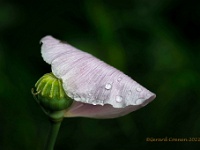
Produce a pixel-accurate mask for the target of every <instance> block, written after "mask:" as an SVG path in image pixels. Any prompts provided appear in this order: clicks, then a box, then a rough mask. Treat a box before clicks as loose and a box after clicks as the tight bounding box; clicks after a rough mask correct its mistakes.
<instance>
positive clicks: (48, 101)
mask: <svg viewBox="0 0 200 150" xmlns="http://www.w3.org/2000/svg"><path fill="white" fill-rule="evenodd" d="M35 87H36V94H35V95H36V98H37V100H38V102H39V103H40V105H42V107H44V109H45V110H48V111H61V110H64V109H66V108H68V107H70V106H71V104H72V102H73V100H72V99H70V98H69V97H68V96H67V95H66V94H65V91H64V90H63V87H62V81H61V80H60V79H58V78H56V77H55V76H54V75H53V74H52V73H47V74H45V75H43V76H42V77H41V78H40V79H39V80H38V81H37V83H36V84H35Z"/></svg>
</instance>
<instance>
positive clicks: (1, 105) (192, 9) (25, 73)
mask: <svg viewBox="0 0 200 150" xmlns="http://www.w3.org/2000/svg"><path fill="white" fill-rule="evenodd" d="M199 10H200V2H199V1H195V0H190V1H186V0H174V1H173V0H140V1H137V0H124V1H119V0H116V1H114V0H112V1H111V0H108V1H106V0H73V1H72V0H66V1H59V0H58V1H53V0H48V1H47V0H43V1H23V0H18V1H9V0H8V1H7V0H1V1H0V114H1V120H0V149H1V150H27V149H28V150H41V149H42V147H43V144H44V142H45V139H46V134H47V132H48V126H49V124H48V120H47V118H46V116H45V115H44V114H43V112H42V111H41V110H40V108H39V107H38V106H37V104H36V103H35V102H34V100H33V98H32V95H31V92H30V89H31V88H32V87H33V86H34V84H35V82H36V81H37V80H38V79H39V78H40V77H41V76H42V75H43V74H45V73H47V72H50V71H51V69H50V66H49V65H48V64H46V63H45V62H44V61H43V60H42V58H41V54H40V45H39V40H40V39H41V38H42V37H43V36H45V35H47V34H50V35H53V36H55V37H56V38H58V39H62V40H66V41H68V43H70V44H72V45H74V46H75V47H78V48H80V49H82V50H84V51H87V52H89V53H92V54H93V55H95V56H96V57H98V58H100V59H102V60H104V61H105V62H107V63H109V64H111V65H113V66H115V67H116V68H118V69H120V70H122V71H123V72H125V73H126V74H128V75H129V76H131V77H132V78H133V79H135V80H136V81H138V82H139V83H141V84H142V85H144V86H145V87H147V88H148V89H150V90H151V91H153V92H155V93H156V94H157V98H156V99H155V100H154V101H153V102H152V103H150V104H149V105H147V106H146V107H144V108H142V109H140V110H138V111H136V112H133V113H131V114H129V115H127V116H124V117H121V118H118V119H110V120H95V119H87V118H70V119H65V120H64V122H63V124H62V126H61V130H60V133H59V136H58V139H57V143H56V148H55V149H59V150H64V149H67V150H81V149H87V150H102V149H104V150H106V149H116V150H130V149H135V150H136V149H162V150H168V149H170V148H171V149H193V150H194V149H197V148H198V147H199V142H147V141H146V138H147V137H155V138H156V137H158V138H165V137H173V138H192V137H198V138H200V109H199V108H200V90H199V84H200V80H199V78H200V62H199V60H200V51H199V50H200V44H199V43H200V28H199V27H200V11H199Z"/></svg>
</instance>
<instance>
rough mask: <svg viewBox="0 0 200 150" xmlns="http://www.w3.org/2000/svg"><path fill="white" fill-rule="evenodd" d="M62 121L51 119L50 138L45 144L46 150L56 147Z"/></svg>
mask: <svg viewBox="0 0 200 150" xmlns="http://www.w3.org/2000/svg"><path fill="white" fill-rule="evenodd" d="M61 123H62V120H59V121H53V120H50V124H51V127H50V130H49V135H48V139H47V142H46V145H45V150H53V149H54V145H55V142H56V138H57V135H58V131H59V129H60V125H61Z"/></svg>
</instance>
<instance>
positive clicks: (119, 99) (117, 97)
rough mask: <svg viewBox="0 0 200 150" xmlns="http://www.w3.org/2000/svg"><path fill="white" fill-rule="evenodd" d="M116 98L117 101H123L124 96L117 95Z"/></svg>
mask: <svg viewBox="0 0 200 150" xmlns="http://www.w3.org/2000/svg"><path fill="white" fill-rule="evenodd" d="M115 100H116V102H118V103H120V102H122V97H121V96H119V95H117V96H116V98H115Z"/></svg>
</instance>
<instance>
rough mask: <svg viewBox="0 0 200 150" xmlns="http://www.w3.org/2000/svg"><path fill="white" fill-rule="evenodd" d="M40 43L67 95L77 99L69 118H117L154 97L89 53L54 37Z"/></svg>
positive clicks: (44, 55) (46, 38)
mask: <svg viewBox="0 0 200 150" xmlns="http://www.w3.org/2000/svg"><path fill="white" fill-rule="evenodd" d="M41 42H42V43H43V45H42V57H43V58H44V60H45V61H46V62H47V63H49V64H51V65H52V72H53V74H54V75H55V76H56V77H58V78H60V79H62V81H63V88H64V90H65V92H66V94H67V95H68V96H69V97H71V98H72V99H74V100H75V101H76V102H75V103H74V104H73V106H72V107H71V108H70V109H69V110H68V112H67V113H66V116H68V117H72V116H84V117H96V118H110V117H111V118H112V117H117V116H121V115H125V114H127V113H129V112H131V111H134V110H136V109H138V108H140V107H142V106H144V105H146V104H147V103H149V102H150V101H152V100H153V99H154V98H155V94H154V93H152V92H150V91H149V90H147V89H146V88H144V87H143V86H141V85H140V84H138V83H137V82H135V81H134V80H132V79H131V78H130V77H128V76H127V75H125V74H124V73H122V72H121V71H119V70H117V69H115V68H114V67H112V66H110V65H108V64H106V63H104V62H103V61H101V60H99V59H97V58H95V57H94V56H92V55H90V54H88V53H86V52H83V51H80V50H78V49H76V48H74V47H72V46H71V45H69V44H66V43H62V42H60V41H59V40H57V39H54V38H53V37H51V36H46V37H44V38H43V39H42V40H41ZM77 106H78V108H77Z"/></svg>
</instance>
